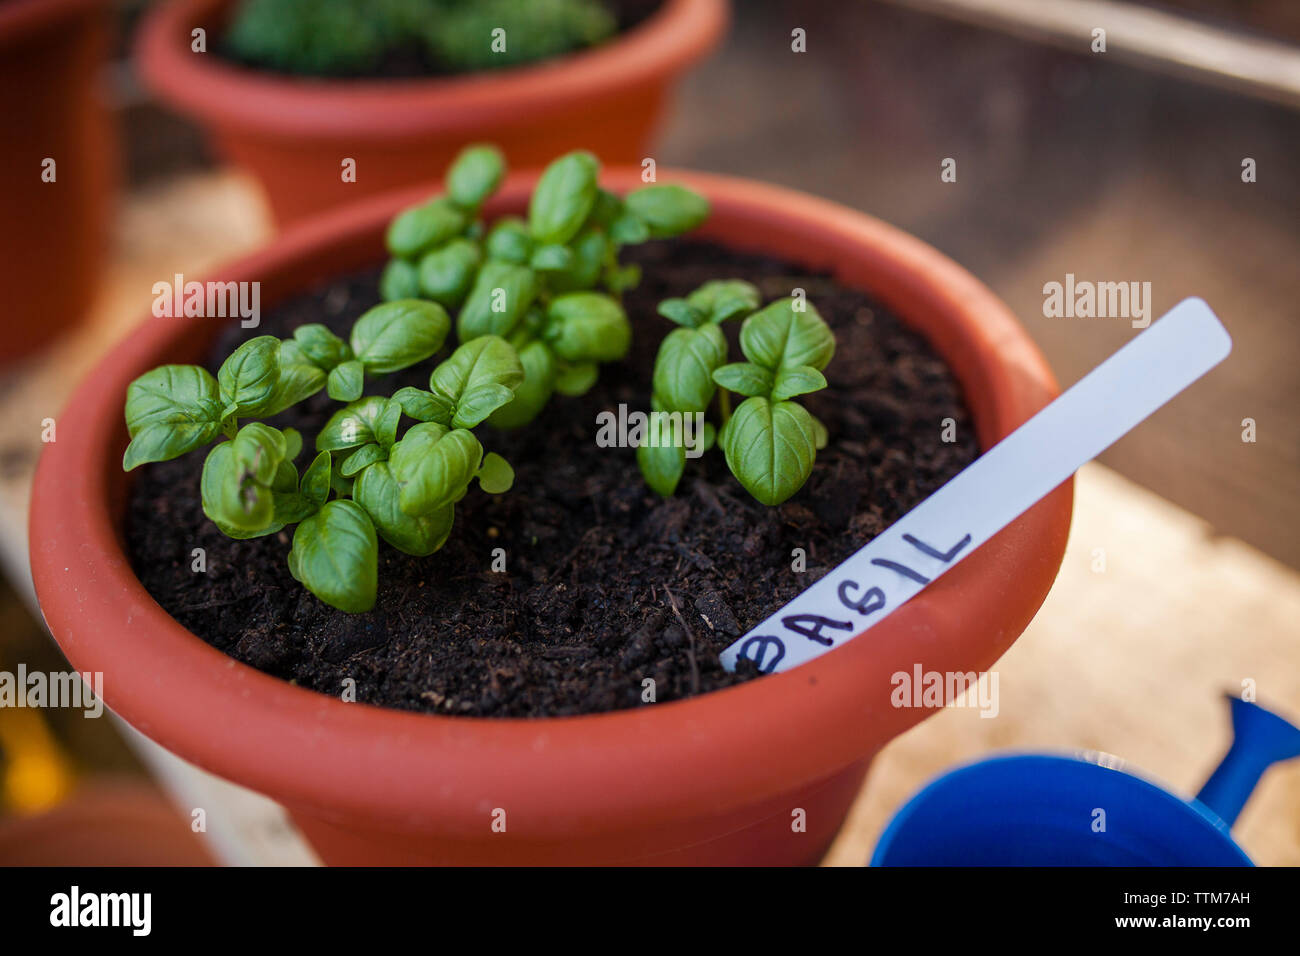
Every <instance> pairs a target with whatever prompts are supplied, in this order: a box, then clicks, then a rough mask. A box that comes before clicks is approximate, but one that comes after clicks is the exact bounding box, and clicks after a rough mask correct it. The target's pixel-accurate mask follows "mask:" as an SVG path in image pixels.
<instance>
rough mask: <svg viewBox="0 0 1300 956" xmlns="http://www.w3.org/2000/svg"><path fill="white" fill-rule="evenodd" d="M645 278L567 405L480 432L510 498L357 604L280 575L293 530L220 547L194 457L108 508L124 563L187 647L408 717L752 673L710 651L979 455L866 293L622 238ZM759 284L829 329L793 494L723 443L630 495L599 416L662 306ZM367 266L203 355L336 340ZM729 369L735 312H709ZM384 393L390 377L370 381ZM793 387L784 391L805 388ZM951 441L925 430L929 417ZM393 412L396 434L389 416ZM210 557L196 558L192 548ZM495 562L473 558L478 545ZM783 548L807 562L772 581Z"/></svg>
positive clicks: (476, 496) (634, 483)
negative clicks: (297, 340) (724, 287)
mask: <svg viewBox="0 0 1300 956" xmlns="http://www.w3.org/2000/svg"><path fill="white" fill-rule="evenodd" d="M625 261H634V262H638V263H640V264H641V266H642V268H643V270H644V278H643V280H642V282H641V285H640V287H639V288H637V289H636V290H634V291H633V292H631V293H630V294H628V295H627V297H626V301H625V304H626V306H627V309H628V313H629V315H630V316H631V317H632V321H633V324H634V327H635V329H636V336H635V343H634V345H633V348H632V353H631V355H630V356H629V357H628V359H627V360H626V361H624V362H621V363H617V364H614V365H609V366H605V367H604V368H603V370H602V374H601V378H600V382H599V384H597V386H596V387H595V388H593V389H592V390H591V391H590V392H589V393H588V394H587V395H585V396H583V397H581V398H565V397H559V396H557V397H556V398H554V399H552V401H551V403H550V405H549V406H547V408H546V410H545V411H544V412H543V413H542V415H541V416H540V417H539V418H538V419H537V420H536V421H535V422H534V423H533V424H532V425H530V426H529V427H527V428H525V429H523V430H521V431H517V432H497V431H493V430H491V429H490V428H487V427H482V428H480V429H479V430H478V431H479V433H480V438H481V439H482V441H483V444H484V446H485V447H486V448H487V449H488V450H489V451H496V452H499V453H501V454H502V455H504V456H505V457H506V459H507V460H508V461H510V462H511V463H512V464H513V466H514V468H515V471H516V475H517V477H516V481H515V486H514V488H513V489H512V490H511V491H510V492H509V493H507V494H505V495H500V496H490V495H487V494H485V493H483V492H482V491H480V490H479V489H478V487H477V485H475V486H474V487H473V489H472V490H471V491H470V493H469V494H468V495H467V496H466V497H465V499H464V500H463V501H462V502H461V503H460V504H459V505H457V516H456V526H455V529H454V530H453V531H452V534H451V537H450V539H449V540H448V542H447V544H446V546H445V547H444V548H443V549H442V550H441V551H439V552H437V553H436V554H434V555H432V556H430V557H428V558H414V557H410V556H408V555H405V554H402V553H401V552H399V551H397V550H395V549H393V548H391V547H389V546H388V545H386V544H384V543H383V542H381V543H380V557H379V599H378V603H377V604H376V606H375V609H374V610H373V611H372V612H370V613H368V614H363V615H349V614H345V613H343V612H341V611H337V610H334V609H333V608H331V607H329V606H327V605H325V604H323V603H322V602H320V601H319V600H317V599H316V598H315V597H314V596H313V595H312V594H310V593H309V592H307V591H306V590H305V589H304V588H303V587H302V586H301V585H299V584H298V583H297V582H296V581H294V580H293V578H292V577H291V576H290V575H289V569H288V567H287V565H286V563H285V558H286V555H287V554H288V551H289V546H290V540H291V535H290V533H289V531H284V532H281V533H279V534H277V535H272V536H268V537H264V538H258V539H255V540H251V541H235V540H232V539H229V538H226V537H225V536H223V535H222V534H221V533H220V532H219V531H218V530H217V529H216V528H215V527H214V526H213V525H212V524H211V522H209V521H208V520H207V519H206V517H205V516H204V514H203V511H202V507H201V505H200V502H199V475H200V472H201V470H202V466H203V459H204V457H205V456H204V454H203V453H198V452H195V453H192V454H190V455H188V456H186V457H184V458H181V459H178V460H176V461H171V462H165V463H161V464H157V465H148V466H145V467H144V468H142V469H140V473H139V478H138V479H137V481H136V482H135V484H134V487H133V490H132V494H131V498H130V502H129V506H128V514H127V526H126V534H127V544H128V550H129V553H130V554H131V557H132V562H133V565H134V567H135V570H136V573H137V574H138V575H139V577H140V580H141V581H142V582H143V583H144V586H145V587H146V588H147V589H148V590H149V592H150V593H151V594H152V595H153V596H154V598H155V599H156V600H157V601H158V603H159V604H160V605H162V607H164V608H165V609H166V610H167V611H168V612H169V613H171V614H172V615H173V616H174V617H175V618H176V619H177V620H178V621H180V622H181V623H182V624H183V625H185V626H186V627H187V628H189V629H190V630H192V631H193V632H194V633H195V634H198V635H199V636H201V637H202V638H203V639H204V640H206V641H208V642H209V643H211V644H212V645H213V646H215V647H217V648H219V649H220V650H222V651H224V652H226V653H228V654H230V655H232V656H233V657H235V658H237V659H239V660H241V661H243V662H245V663H247V664H250V665H252V666H253V667H256V668H259V669H260V670H263V671H266V672H267V673H269V674H274V675H276V676H278V677H282V678H284V679H286V680H289V681H292V682H294V683H297V684H299V685H301V686H304V687H310V688H313V689H315V690H318V691H321V692H323V693H327V694H332V695H336V696H337V695H339V694H341V693H342V692H343V690H344V687H345V684H344V681H345V680H346V679H348V678H351V679H353V680H354V681H355V682H356V697H357V699H358V700H360V701H366V702H370V703H374V704H381V705H386V706H390V707H398V708H403V709H407V710H417V711H427V712H431V713H441V714H464V715H475V716H490V717H533V716H548V715H562V714H580V713H591V712H597V711H608V710H616V709H619V708H627V707H638V706H643V704H642V690H643V685H642V681H643V680H644V679H645V678H653V679H654V681H655V685H654V689H655V693H656V698H657V700H658V701H667V700H673V699H677V698H682V697H688V696H691V695H693V694H698V693H703V692H706V691H711V690H717V689H719V688H722V687H727V686H730V685H732V684H736V683H739V682H741V681H744V680H748V679H751V678H752V677H754V676H755V675H754V673H753V671H752V665H750V668H751V669H750V670H749V671H746V672H742V673H739V674H728V673H726V672H725V671H724V670H723V669H722V667H721V665H720V664H719V662H718V654H719V652H720V651H721V650H722V649H723V648H724V647H726V646H727V645H728V644H730V643H731V642H732V641H733V640H734V639H735V638H736V637H737V636H738V635H740V634H742V633H744V632H745V631H746V630H748V629H749V628H750V627H752V626H753V625H755V624H756V623H758V622H759V621H760V620H762V619H763V618H765V617H766V616H768V615H769V614H771V613H772V612H773V611H775V610H777V609H778V608H779V607H780V606H781V605H783V604H784V603H785V602H787V601H788V600H790V598H792V597H794V596H795V595H796V594H797V593H798V592H799V591H801V590H803V589H804V588H806V587H808V586H809V585H810V584H812V583H813V582H814V581H815V580H816V579H817V578H818V577H820V576H821V575H822V574H824V573H825V572H826V571H828V570H829V569H830V568H832V567H834V566H835V565H836V564H837V563H839V562H840V561H842V560H843V559H844V558H846V557H847V556H848V555H849V554H851V553H852V552H853V551H855V550H856V549H857V548H859V547H861V546H862V545H863V544H865V543H866V542H867V541H868V540H869V539H871V538H872V537H874V536H875V535H876V534H878V533H879V532H881V531H882V530H883V529H884V528H886V527H887V526H888V525H889V524H891V523H892V522H893V521H895V520H896V519H897V518H899V517H900V516H902V515H903V514H904V513H905V512H907V511H908V510H909V509H910V508H911V507H912V506H913V505H915V504H917V503H918V502H920V501H921V500H922V499H923V498H925V496H926V495H928V494H930V493H931V492H932V491H934V490H935V489H936V488H938V487H939V486H940V485H942V484H943V483H944V482H945V481H946V480H947V479H949V478H951V477H952V476H953V475H955V474H956V473H957V472H958V471H960V470H961V469H962V468H963V467H965V466H966V465H967V464H968V463H969V462H971V461H972V460H973V459H974V458H975V456H976V455H977V453H978V449H977V444H976V441H975V437H974V429H973V423H972V422H971V421H970V418H969V415H968V412H967V410H966V407H965V405H964V404H963V402H962V399H961V394H960V389H959V387H958V386H957V385H956V383H955V381H954V380H953V378H952V377H951V375H950V373H949V371H948V369H947V367H946V366H945V364H944V363H943V362H942V361H941V360H940V359H939V358H938V357H936V355H935V354H934V353H933V352H932V351H931V350H930V348H929V346H928V345H927V344H926V342H925V340H924V339H922V338H921V337H920V336H919V335H917V334H915V333H913V332H911V331H909V330H907V329H906V328H904V327H903V326H902V325H901V323H900V322H899V321H898V320H897V319H896V318H894V317H893V316H892V315H890V314H889V313H888V312H886V311H885V310H884V309H882V308H881V307H879V306H878V305H876V304H875V303H874V302H873V301H872V300H871V299H870V298H869V297H868V296H866V295H864V294H862V293H860V292H857V291H854V290H851V289H846V288H843V287H842V286H840V285H838V284H837V283H835V282H834V281H832V280H831V279H829V278H828V277H826V276H825V275H818V274H815V273H809V272H808V271H806V270H803V269H800V268H796V267H793V266H790V265H788V264H786V263H783V262H780V261H776V260H772V259H767V258H763V257H759V256H752V255H744V254H739V253H735V252H732V251H729V250H727V249H724V248H721V247H718V246H715V245H711V244H705V243H701V242H690V241H680V240H678V241H673V242H655V243H648V244H646V245H644V246H641V247H636V248H632V249H629V250H627V252H626V253H625ZM723 277H741V278H747V279H749V280H750V281H752V282H755V283H756V284H757V285H758V286H759V287H760V288H761V289H762V290H763V294H764V301H765V302H766V301H770V300H771V299H774V298H777V297H780V296H784V295H789V294H790V292H791V289H793V288H795V287H802V288H804V289H805V290H806V291H807V294H808V298H809V300H810V301H811V302H813V303H814V304H815V305H816V306H817V308H818V310H819V311H820V312H821V314H822V315H823V317H825V319H826V320H827V322H828V323H829V324H830V325H831V326H832V328H833V329H834V330H835V333H836V336H837V339H838V351H837V353H836V355H835V358H834V359H833V360H832V362H831V363H830V365H829V366H828V367H827V369H826V376H827V378H828V379H829V381H830V388H829V389H826V390H825V391H823V392H820V393H817V394H814V395H811V396H805V399H806V402H807V406H808V408H809V410H810V411H812V412H813V413H814V414H815V415H817V416H818V417H819V418H821V420H822V421H823V422H824V423H825V424H826V426H827V429H828V430H829V433H830V442H829V445H828V447H827V448H826V449H825V450H824V451H822V452H819V453H818V456H817V464H816V467H815V469H814V471H813V474H812V477H811V478H810V479H809V481H808V483H807V484H806V485H805V486H804V487H803V488H802V489H801V490H800V491H799V492H798V493H797V494H796V495H795V496H794V497H793V498H791V499H790V500H789V501H787V502H786V503H785V504H783V505H781V506H779V507H777V508H768V507H765V506H763V505H761V504H759V503H758V502H757V501H755V500H754V499H753V498H751V497H750V496H749V494H748V493H747V492H746V491H745V490H744V489H743V488H741V486H740V485H739V483H738V482H737V481H736V480H735V478H734V477H733V476H732V475H731V473H730V472H729V471H728V470H727V467H726V462H725V460H724V459H723V456H722V453H721V452H720V451H717V450H715V451H713V452H710V453H708V454H706V455H705V456H704V457H703V458H702V459H697V460H695V461H692V462H688V465H687V472H686V476H685V477H684V478H683V479H682V482H681V485H680V486H679V488H678V492H677V495H676V496H675V497H673V498H671V499H669V500H663V499H660V498H658V497H657V496H656V495H655V494H653V493H652V492H651V491H650V490H649V489H648V488H647V487H646V485H645V483H644V482H643V481H642V479H641V477H640V473H639V472H638V470H637V466H636V459H635V453H634V451H633V450H632V449H622V448H600V447H598V446H597V445H596V441H595V436H596V432H597V425H596V417H597V415H598V414H599V413H600V412H601V411H602V410H606V409H610V410H614V409H617V407H618V404H619V403H620V402H625V403H627V405H628V408H629V409H633V410H635V409H643V410H644V409H648V407H649V378H650V370H651V368H652V365H653V358H654V354H655V351H656V350H657V348H658V343H659V342H660V340H661V339H662V337H663V335H664V334H666V333H667V332H668V331H669V330H670V329H671V328H672V326H671V324H670V323H669V322H667V320H664V319H662V318H660V317H659V316H657V315H656V314H655V306H656V304H657V303H658V302H659V301H660V300H661V299H664V298H666V297H668V296H675V295H684V294H685V293H687V292H689V291H690V290H692V289H694V288H695V287H697V286H698V285H700V284H701V283H702V282H704V281H705V280H707V279H712V278H723ZM377 284H378V272H377V271H370V272H366V273H364V274H359V275H355V276H351V277H347V278H342V279H339V280H337V281H336V282H333V283H332V284H330V285H328V286H325V287H323V288H319V289H317V290H315V291H313V292H312V293H311V294H309V295H304V296H302V297H301V298H298V299H295V300H293V301H290V302H287V303H285V304H283V305H281V306H280V307H278V308H277V309H275V310H274V311H271V312H269V313H268V314H265V315H264V316H263V319H262V324H261V327H260V328H257V329H253V330H244V329H240V328H239V326H238V324H237V323H234V324H232V326H231V327H230V329H229V330H228V332H227V333H226V334H225V335H224V336H223V337H222V339H221V341H220V342H219V343H218V345H217V347H216V348H215V349H214V352H213V356H212V362H211V368H212V369H213V370H214V371H215V370H216V368H217V366H218V365H219V364H220V360H221V359H222V358H224V357H225V356H226V355H228V354H229V353H230V352H231V351H232V350H233V349H234V348H235V347H236V346H237V345H238V344H239V343H240V342H241V341H243V339H244V338H245V337H247V336H249V335H255V334H267V333H269V334H273V335H279V336H287V335H289V334H291V332H292V330H293V329H294V328H295V327H297V326H298V325H301V324H303V323H306V322H324V323H325V324H327V325H329V326H330V327H332V328H333V329H334V330H335V331H336V332H338V333H340V334H344V335H346V330H347V329H349V328H350V327H351V324H352V322H353V321H354V320H355V319H356V317H357V316H358V315H360V314H361V313H362V312H364V311H365V310H366V309H367V308H369V307H370V306H372V305H373V304H375V303H376V302H377V301H378V300H379V296H378V292H377ZM729 326H731V328H730V329H729V335H730V336H731V338H732V340H733V341H732V345H733V351H732V356H733V360H737V359H738V358H739V357H740V356H739V350H738V349H737V348H736V347H735V335H736V331H737V326H738V323H735V322H733V323H729ZM445 354H446V352H445V350H444V353H443V354H442V355H440V356H437V357H436V358H435V359H434V360H432V361H430V362H428V363H422V364H421V365H420V366H417V367H416V369H413V370H407V371H406V372H404V373H400V374H398V375H394V376H391V377H390V379H391V381H384V380H379V381H376V382H374V383H373V384H370V385H368V387H367V394H391V393H392V392H391V389H395V388H397V387H399V386H400V385H403V384H414V385H419V386H421V387H427V382H428V378H427V377H428V372H429V370H430V368H431V367H432V365H433V364H435V363H436V361H437V360H440V359H441V358H443V357H445ZM390 386H391V388H390ZM801 400H804V399H801ZM337 407H338V406H337V403H334V402H332V401H330V400H329V399H328V398H327V397H326V396H325V393H324V392H321V393H320V394H318V395H317V396H315V397H314V398H313V399H311V400H309V401H307V402H304V403H303V404H302V405H299V406H298V407H297V408H294V409H291V410H290V411H289V412H286V413H285V414H283V415H281V416H279V417H278V419H276V420H273V424H277V425H280V426H282V427H283V426H286V425H292V426H294V427H296V428H298V429H300V430H301V431H302V432H303V434H304V436H305V437H306V439H307V443H306V444H307V449H305V450H304V452H303V453H302V455H301V456H300V458H299V460H298V466H299V468H300V469H301V468H304V467H306V464H307V463H308V462H309V461H310V460H311V453H310V449H311V446H312V441H313V438H314V435H315V433H316V431H317V430H318V429H319V428H320V426H321V425H322V424H323V423H324V421H325V420H326V418H327V417H328V416H329V414H330V413H331V412H332V411H333V410H334V409H336V408H337ZM949 417H951V418H953V419H955V420H956V421H957V423H958V426H957V436H958V440H957V441H956V442H955V443H944V442H943V441H942V440H941V437H940V433H941V429H942V424H941V423H942V422H943V420H944V419H945V418H949ZM408 424H409V423H408ZM200 547H201V548H203V549H205V552H206V563H207V570H206V572H204V573H197V572H195V571H194V570H192V563H193V559H192V557H191V552H192V549H194V548H200ZM497 548H501V549H504V553H505V558H506V570H505V572H504V573H501V572H494V571H493V570H491V565H492V561H493V553H494V549H497ZM796 548H801V549H803V551H804V552H805V553H806V555H807V559H806V570H804V571H803V572H796V571H794V570H792V564H793V563H794V558H793V557H792V554H793V552H794V550H795V549H796Z"/></svg>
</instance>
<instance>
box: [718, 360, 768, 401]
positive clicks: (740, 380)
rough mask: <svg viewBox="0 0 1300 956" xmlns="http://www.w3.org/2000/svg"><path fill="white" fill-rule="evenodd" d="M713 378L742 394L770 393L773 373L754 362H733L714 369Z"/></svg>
mask: <svg viewBox="0 0 1300 956" xmlns="http://www.w3.org/2000/svg"><path fill="white" fill-rule="evenodd" d="M713 380H714V381H715V382H717V383H718V384H719V385H721V386H722V387H723V388H725V389H729V390H730V391H733V392H736V393H738V394H740V395H748V396H750V397H753V396H755V395H770V394H771V392H772V384H773V378H772V373H771V372H769V371H768V370H767V369H765V368H763V367H762V366H759V365H755V364H754V363H753V362H733V363H732V364H731V365H724V366H722V367H721V368H718V369H714V372H713Z"/></svg>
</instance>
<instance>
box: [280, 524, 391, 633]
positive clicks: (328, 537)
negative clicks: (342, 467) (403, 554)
mask: <svg viewBox="0 0 1300 956" xmlns="http://www.w3.org/2000/svg"><path fill="white" fill-rule="evenodd" d="M289 571H290V573H292V574H293V576H294V577H295V578H296V579H297V580H299V581H301V582H302V583H303V585H304V586H306V588H307V590H309V591H311V593H312V594H314V595H316V596H317V597H318V598H320V599H321V600H322V601H324V602H325V603H326V604H328V605H330V606H331V607H336V608H338V609H339V610H340V611H347V612H348V613H350V614H359V613H361V612H363V611H369V610H370V609H371V608H372V607H374V606H375V595H376V592H377V591H378V584H379V581H378V578H379V540H378V538H377V537H376V536H375V526H374V525H373V524H371V523H370V517H369V516H368V515H367V514H366V512H365V510H364V509H363V508H362V507H361V506H360V505H358V504H357V503H356V502H354V501H347V500H342V499H336V500H334V501H328V502H326V503H325V505H324V507H322V508H321V510H320V511H318V512H316V514H314V515H312V516H311V517H309V518H307V519H306V520H305V521H303V522H302V523H301V524H300V525H298V527H297V529H296V530H295V531H294V533H293V549H292V550H291V551H290V552H289Z"/></svg>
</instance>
